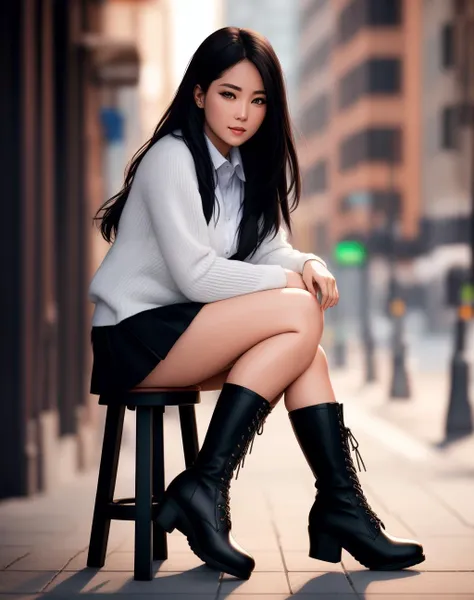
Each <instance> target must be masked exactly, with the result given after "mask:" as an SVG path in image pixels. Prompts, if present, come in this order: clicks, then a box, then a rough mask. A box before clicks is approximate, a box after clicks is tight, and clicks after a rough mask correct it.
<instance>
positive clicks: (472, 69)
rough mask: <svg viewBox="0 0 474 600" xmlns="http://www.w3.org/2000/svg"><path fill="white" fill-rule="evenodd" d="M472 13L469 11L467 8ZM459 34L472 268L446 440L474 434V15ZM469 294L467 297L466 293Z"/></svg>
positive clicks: (462, 295)
mask: <svg viewBox="0 0 474 600" xmlns="http://www.w3.org/2000/svg"><path fill="white" fill-rule="evenodd" d="M465 10H468V11H469V8H467V9H465ZM455 31H456V35H457V37H458V39H459V42H460V49H461V51H460V52H459V53H458V57H457V64H458V67H459V69H460V73H459V76H460V77H461V81H462V84H463V87H464V93H463V108H462V110H465V111H466V113H467V114H464V115H463V117H464V118H466V120H467V124H468V126H469V128H470V129H469V142H470V146H471V147H470V159H469V160H470V166H471V169H470V186H469V188H470V197H471V269H470V276H469V280H470V281H469V283H470V285H469V286H465V285H464V286H462V290H458V303H459V304H458V307H457V319H456V328H455V338H454V353H453V357H452V359H451V369H450V373H451V382H450V390H449V402H448V410H447V415H446V425H445V438H446V440H452V439H456V438H459V437H463V436H466V435H470V434H471V433H472V431H473V423H472V411H471V402H470V399H469V379H470V378H469V364H468V362H467V361H466V358H465V354H464V350H465V340H466V332H467V328H468V323H469V321H471V320H472V317H473V302H474V298H473V295H474V293H473V290H474V90H473V88H474V39H473V37H474V14H469V13H467V14H466V13H464V14H458V15H457V23H456V28H455ZM466 291H467V294H466Z"/></svg>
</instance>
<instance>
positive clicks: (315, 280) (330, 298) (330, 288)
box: [302, 260, 339, 310]
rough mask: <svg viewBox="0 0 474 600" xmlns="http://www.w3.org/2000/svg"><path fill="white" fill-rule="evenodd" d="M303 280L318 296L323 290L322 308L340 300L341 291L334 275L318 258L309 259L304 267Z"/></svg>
mask: <svg viewBox="0 0 474 600" xmlns="http://www.w3.org/2000/svg"><path fill="white" fill-rule="evenodd" d="M302 278H303V281H304V283H305V285H306V288H307V289H308V291H309V292H310V293H311V294H313V295H314V296H317V292H318V289H319V291H320V292H321V308H322V310H326V309H327V308H331V307H333V306H335V305H336V304H337V303H338V302H339V291H338V289H337V284H336V280H335V278H334V276H333V275H332V274H331V273H330V272H329V271H328V269H327V268H326V267H325V266H324V265H323V264H322V263H320V262H319V261H317V260H308V261H306V262H305V264H304V267H303V275H302Z"/></svg>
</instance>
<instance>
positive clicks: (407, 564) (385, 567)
mask: <svg viewBox="0 0 474 600" xmlns="http://www.w3.org/2000/svg"><path fill="white" fill-rule="evenodd" d="M342 547H343V546H342ZM342 547H341V548H342ZM347 552H349V550H347ZM349 554H350V555H351V556H352V557H353V558H354V559H355V560H356V561H357V562H358V563H359V564H361V565H362V566H363V567H365V568H366V569H370V570H371V571H399V570H400V569H407V568H408V567H413V566H414V565H419V564H420V563H422V562H423V561H424V560H426V557H425V555H422V556H419V557H418V558H416V559H414V560H407V561H405V562H400V563H390V564H388V565H382V566H377V567H373V566H370V565H368V564H366V563H363V562H362V561H361V560H359V559H358V558H357V557H355V556H354V555H353V554H352V552H349ZM309 557H310V558H314V559H316V560H323V561H325V562H331V563H338V562H340V560H328V559H327V558H323V557H322V556H320V555H317V554H316V553H311V552H310V553H309Z"/></svg>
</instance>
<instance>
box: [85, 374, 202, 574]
mask: <svg viewBox="0 0 474 600" xmlns="http://www.w3.org/2000/svg"><path fill="white" fill-rule="evenodd" d="M200 392H201V387H200V386H198V385H192V386H187V387H135V388H133V389H131V390H127V391H124V392H118V393H111V392H109V393H106V394H101V396H100V398H99V404H101V405H105V406H107V413H106V420H105V430H104V438H103V442H102V454H101V459H100V467H99V477H98V482H97V492H96V499H95V505H94V516H93V520H92V529H91V536H90V543H89V553H88V557H87V566H88V567H94V568H101V567H103V566H104V564H105V557H106V553H107V543H108V538H109V530H110V523H111V520H120V521H123V520H126V521H134V522H135V552H134V579H136V580H141V581H149V580H151V579H152V576H153V574H152V561H153V560H165V559H166V558H168V547H167V540H166V535H167V534H166V532H165V531H164V530H163V529H162V528H161V527H160V526H159V525H158V524H157V523H156V522H155V515H156V513H157V510H158V507H159V503H160V501H161V499H162V497H163V494H164V491H165V467H164V464H165V463H164V438H163V434H164V431H163V415H164V412H165V408H166V407H167V406H178V409H179V420H180V426H181V438H182V443H183V450H184V463H185V466H186V467H187V468H188V467H190V466H192V464H193V463H194V461H195V460H196V457H197V455H198V452H199V443H198V436H197V427H196V414H195V409H194V406H195V405H196V404H199V403H200V401H201V398H200ZM125 408H128V409H130V410H133V411H136V436H135V443H136V446H135V497H133V498H117V499H114V491H115V483H116V479H117V468H118V462H119V454H120V444H121V441H122V431H123V422H124V416H125Z"/></svg>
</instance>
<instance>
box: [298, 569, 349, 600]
mask: <svg viewBox="0 0 474 600" xmlns="http://www.w3.org/2000/svg"><path fill="white" fill-rule="evenodd" d="M288 577H289V580H290V586H291V591H292V593H293V594H300V595H306V594H349V595H350V594H354V590H353V589H352V587H351V585H350V583H349V581H348V579H347V577H346V575H345V574H344V573H308V572H306V573H296V572H292V573H288Z"/></svg>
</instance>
